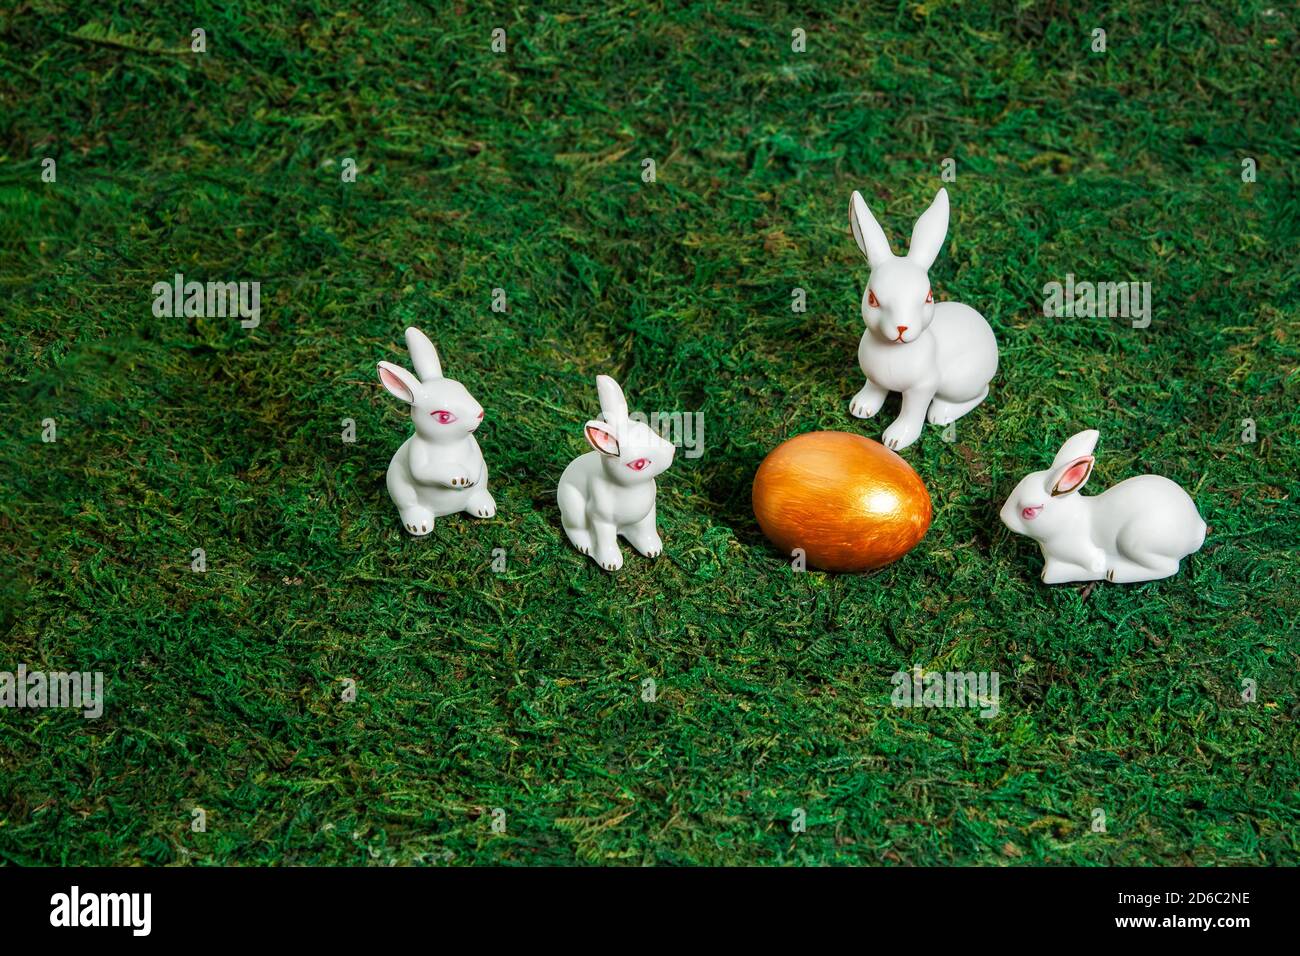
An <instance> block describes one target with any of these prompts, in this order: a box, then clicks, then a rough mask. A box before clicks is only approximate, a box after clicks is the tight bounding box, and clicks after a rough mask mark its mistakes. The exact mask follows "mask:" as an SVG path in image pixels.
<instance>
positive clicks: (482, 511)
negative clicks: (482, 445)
mask: <svg viewBox="0 0 1300 956" xmlns="http://www.w3.org/2000/svg"><path fill="white" fill-rule="evenodd" d="M406 348H407V350H408V351H409V352H410V353H411V363H412V364H413V365H414V366H415V371H416V374H417V375H419V378H418V379H417V378H416V377H415V375H412V374H411V373H410V372H408V371H407V370H406V369H404V368H402V367H401V366H400V365H393V364H392V363H391V362H380V363H379V381H380V382H382V383H383V385H384V388H386V389H388V391H389V392H391V393H392V394H393V395H395V396H397V397H398V398H400V399H401V400H402V401H404V402H406V403H407V404H408V405H410V406H411V421H412V422H414V423H415V434H414V435H412V436H411V437H410V438H408V439H407V440H406V441H405V442H404V443H403V444H402V447H401V448H399V449H397V454H395V455H394V456H393V460H392V462H391V463H390V464H389V466H388V495H389V497H390V498H392V499H393V504H395V505H397V511H398V514H399V515H400V517H401V520H402V526H403V527H404V528H406V530H407V531H409V532H411V534H413V535H416V536H420V535H426V534H428V533H429V532H430V531H432V530H433V519H434V518H441V517H442V516H443V515H450V514H455V513H456V512H458V511H464V512H467V513H469V514H472V515H474V516H476V517H479V518H490V517H492V516H493V515H494V514H496V513H497V503H496V501H494V500H493V498H492V495H491V494H490V493H489V492H488V487H487V486H488V470H487V465H486V464H485V463H484V461H483V453H482V452H480V451H479V449H478V442H476V441H475V440H474V434H473V433H474V430H475V429H476V428H478V426H479V424H480V423H481V422H482V421H483V406H481V405H479V403H478V402H476V401H474V397H473V396H472V395H470V393H469V391H468V390H466V388H465V386H464V385H462V384H460V382H456V381H452V380H451V379H449V378H443V377H442V365H441V363H439V361H438V353H437V351H436V350H435V349H434V347H433V343H432V342H430V341H429V338H428V336H426V335H425V334H424V333H423V332H421V331H420V330H419V329H416V328H409V329H407V330H406Z"/></svg>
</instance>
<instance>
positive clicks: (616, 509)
mask: <svg viewBox="0 0 1300 956" xmlns="http://www.w3.org/2000/svg"><path fill="white" fill-rule="evenodd" d="M596 391H597V392H598V393H599V395H600V411H601V419H603V421H602V420H601V419H596V420H593V421H589V422H587V424H586V425H585V426H584V432H585V434H586V436H587V441H588V442H590V443H591V447H592V448H594V449H595V451H589V452H587V454H585V455H581V456H579V457H578V458H575V459H573V461H571V462H569V467H568V468H565V469H564V474H563V475H561V476H560V487H559V489H558V491H557V492H556V501H557V503H558V504H559V506H560V522H561V524H563V525H564V533H565V534H566V535H568V536H569V541H571V542H572V543H573V546H574V547H575V548H577V549H578V550H579V551H581V552H582V553H583V554H586V555H590V556H591V559H592V560H593V561H595V562H596V563H597V564H599V565H600V566H601V567H602V568H604V569H605V570H606V571H617V570H618V569H619V568H621V567H622V566H623V552H622V551H621V550H620V549H619V546H618V535H620V534H621V535H622V536H623V537H624V538H626V539H627V540H628V543H629V544H631V545H632V547H634V548H636V549H637V550H638V551H640V552H641V553H642V554H644V555H645V556H646V557H647V558H657V557H659V555H660V553H661V552H662V551H663V549H664V543H663V541H662V540H661V539H660V537H659V531H658V529H657V528H656V527H655V494H656V488H655V475H657V474H659V473H660V472H663V471H666V470H667V469H668V466H669V465H671V464H672V463H673V454H674V453H675V452H676V450H677V449H676V448H675V447H674V446H673V443H672V442H670V441H668V440H667V439H665V438H662V437H660V436H659V435H658V434H656V433H655V431H654V430H653V429H651V428H650V427H649V426H648V425H646V424H645V423H644V422H638V421H632V420H631V419H629V418H628V414H627V400H626V399H625V398H624V397H623V390H622V389H621V388H619V386H618V382H616V381H614V380H613V379H612V378H610V377H609V376H608V375H598V376H597V377H596Z"/></svg>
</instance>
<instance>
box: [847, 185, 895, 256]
mask: <svg viewBox="0 0 1300 956" xmlns="http://www.w3.org/2000/svg"><path fill="white" fill-rule="evenodd" d="M849 226H850V227H851V228H852V229H853V238H854V239H855V240H857V243H858V248H859V249H861V250H862V254H863V255H864V256H866V257H867V262H869V263H870V264H871V267H872V268H873V269H874V268H875V267H876V266H878V265H880V264H881V263H882V262H887V261H888V260H890V259H892V258H894V253H893V252H892V251H890V248H889V240H888V239H886V238H885V230H883V229H881V228H880V223H878V222H876V217H875V216H873V215H871V210H870V209H868V208H867V203H866V201H865V200H864V199H863V198H862V193H860V192H858V191H857V190H856V189H855V190H853V195H852V196H851V197H850V198H849Z"/></svg>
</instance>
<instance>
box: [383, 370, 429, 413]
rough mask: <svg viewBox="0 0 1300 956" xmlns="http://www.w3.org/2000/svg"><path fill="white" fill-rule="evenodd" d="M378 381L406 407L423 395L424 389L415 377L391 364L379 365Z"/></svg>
mask: <svg viewBox="0 0 1300 956" xmlns="http://www.w3.org/2000/svg"><path fill="white" fill-rule="evenodd" d="M379 381H381V382H383V383H384V388H386V389H388V391H389V392H390V393H392V394H393V395H394V396H395V397H397V398H400V399H401V400H402V401H404V402H406V404H408V405H414V404H415V402H416V399H418V398H420V397H422V396H423V395H424V389H423V388H421V387H420V383H419V382H418V381H416V378H415V376H414V375H412V374H411V373H410V372H408V371H407V370H406V369H404V368H402V367H401V366H400V365H394V364H393V363H392V362H380V363H379Z"/></svg>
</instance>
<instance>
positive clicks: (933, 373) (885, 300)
mask: <svg viewBox="0 0 1300 956" xmlns="http://www.w3.org/2000/svg"><path fill="white" fill-rule="evenodd" d="M849 224H850V225H851V226H852V227H853V238H854V239H855V240H857V243H858V248H859V249H861V250H862V254H863V255H864V256H866V257H867V262H868V263H869V264H870V265H871V277H870V278H869V279H868V280H867V289H866V292H865V293H863V296H862V321H863V322H865V323H866V326H867V329H866V331H865V332H864V333H863V334H862V341H861V342H860V343H859V344H858V364H859V365H860V366H862V374H863V375H865V376H866V377H867V384H865V385H863V386H862V388H861V390H859V392H858V393H857V394H856V395H854V396H853V399H852V400H851V401H850V402H849V414H851V415H853V416H854V417H856V418H870V417H871V416H873V415H875V414H876V412H878V411H880V406H881V405H883V404H884V402H885V396H886V395H888V394H889V393H890V392H901V393H902V394H903V405H902V410H901V411H900V412H899V413H898V418H897V419H895V420H894V423H893V424H892V425H890V426H889V427H888V428H886V429H885V434H884V436H883V438H882V441H883V443H884V445H885V447H886V448H891V449H893V450H894V451H902V450H903V449H904V448H906V447H907V446H908V445H910V444H912V442H914V441H916V439H917V438H919V437H920V435H921V429H922V427H923V424H924V423H925V422H927V421H928V422H930V423H931V424H933V425H948V424H950V423H952V422H955V421H956V420H957V419H959V418H961V416H963V415H965V414H966V413H967V412H969V411H970V410H971V409H972V408H974V407H975V406H976V405H978V404H979V403H980V402H982V401H984V397H985V396H986V395H988V393H989V382H990V381H991V380H992V378H993V376H994V374H995V373H996V372H997V370H998V343H997V339H995V338H994V337H993V330H992V329H991V328H989V324H988V322H986V321H984V317H983V316H982V315H980V314H979V313H978V312H976V311H975V310H974V309H972V308H971V307H970V306H968V305H962V304H961V303H960V302H940V303H938V304H937V305H936V304H935V301H934V291H933V290H932V289H931V288H930V277H929V275H928V273H929V269H930V266H931V265H932V264H933V263H934V260H935V258H936V257H937V256H938V255H939V249H940V247H941V246H942V245H943V240H944V237H945V236H947V234H948V192H947V190H945V189H940V190H939V194H938V195H937V196H935V197H934V202H933V203H932V204H931V205H930V208H929V209H927V210H926V211H925V213H924V214H922V216H921V218H920V219H918V220H917V221H916V228H915V229H913V230H912V244H911V246H910V247H909V248H908V250H907V255H905V256H896V255H894V253H893V252H892V251H891V250H890V248H889V240H888V239H886V238H885V233H884V230H882V229H881V228H880V224H879V223H877V222H876V220H875V219H874V218H873V217H872V215H871V210H870V209H868V208H867V204H866V203H865V202H864V201H863V199H862V196H861V195H860V194H859V193H857V192H855V193H854V194H853V197H852V199H851V200H850V201H849Z"/></svg>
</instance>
